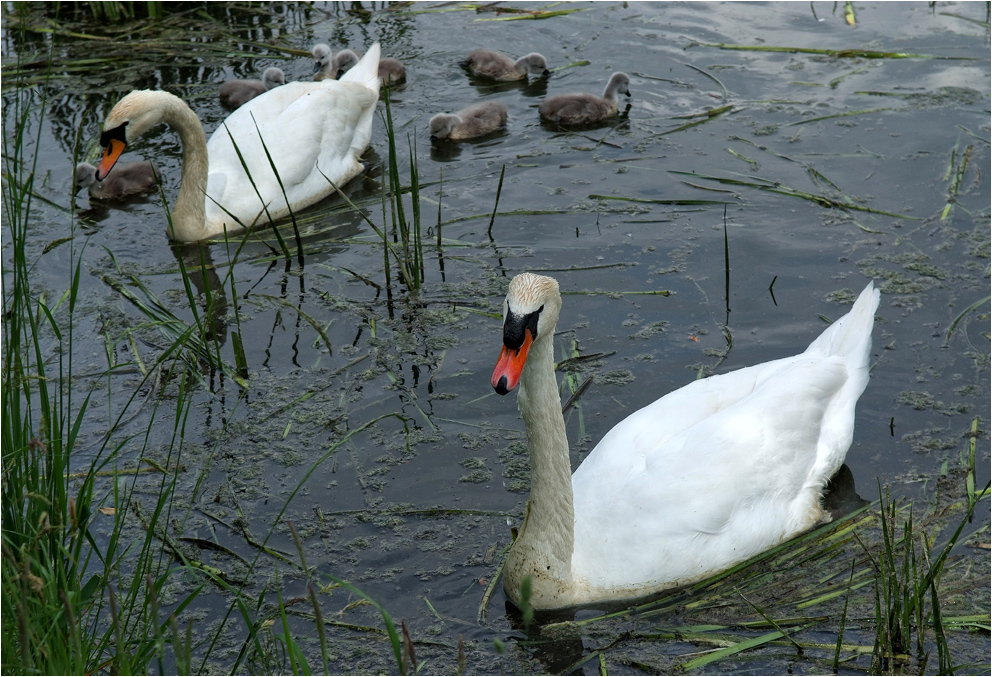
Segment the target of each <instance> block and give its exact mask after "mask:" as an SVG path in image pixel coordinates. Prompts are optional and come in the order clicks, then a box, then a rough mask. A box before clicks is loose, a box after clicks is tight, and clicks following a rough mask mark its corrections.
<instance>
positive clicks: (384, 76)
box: [334, 49, 406, 85]
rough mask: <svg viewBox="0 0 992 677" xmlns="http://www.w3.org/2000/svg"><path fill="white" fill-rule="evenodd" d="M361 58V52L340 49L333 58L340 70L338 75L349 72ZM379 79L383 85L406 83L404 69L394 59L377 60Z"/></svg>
mask: <svg viewBox="0 0 992 677" xmlns="http://www.w3.org/2000/svg"><path fill="white" fill-rule="evenodd" d="M361 57H362V54H361V52H356V51H355V50H353V49H342V50H341V51H340V52H338V53H337V55H336V56H335V57H334V63H335V64H336V65H337V67H338V68H339V69H340V72H339V73H338V74H339V75H340V74H341V73H345V72H347V71H348V70H350V69H351V67H352V66H354V65H355V64H356V63H358V60H359V59H360V58H361ZM379 79H380V80H382V84H384V85H402V84H403V83H404V82H406V68H405V67H404V66H403V64H402V63H400V62H399V61H398V60H396V59H379Z"/></svg>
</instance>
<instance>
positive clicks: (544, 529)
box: [504, 331, 575, 606]
mask: <svg viewBox="0 0 992 677" xmlns="http://www.w3.org/2000/svg"><path fill="white" fill-rule="evenodd" d="M553 333H554V332H553V331H552V332H551V333H550V334H549V335H548V336H546V337H544V338H543V339H541V340H538V341H536V342H535V343H534V345H533V347H532V348H531V351H530V354H529V355H528V357H527V363H526V366H525V367H524V370H523V373H522V374H521V377H520V394H519V403H520V413H521V414H522V415H523V418H524V425H525V427H526V429H527V446H528V447H529V448H530V464H531V470H530V477H531V479H530V501H529V503H528V506H527V514H526V516H525V519H524V524H523V526H522V527H521V528H520V532H519V534H518V535H517V539H516V541H514V543H513V548H511V550H510V554H509V557H508V559H507V564H506V567H505V569H504V587H505V588H506V589H507V591H508V594H509V595H510V597H511V599H516V598H517V594H518V593H517V591H518V590H519V586H520V582H521V581H522V580H523V578H524V577H526V576H530V577H531V581H532V586H533V595H534V600H535V602H536V601H537V600H538V599H540V598H541V597H548V598H550V599H553V600H555V601H559V600H561V599H562V598H563V597H565V596H567V594H568V592H569V590H570V589H571V582H572V552H573V550H574V548H575V509H574V506H573V502H572V469H571V465H570V463H569V458H568V438H567V437H566V435H565V419H564V417H563V416H562V413H561V398H560V396H559V395H558V383H557V381H556V379H555V372H554V342H553V341H552V340H551V337H552V335H553ZM535 606H536V605H535Z"/></svg>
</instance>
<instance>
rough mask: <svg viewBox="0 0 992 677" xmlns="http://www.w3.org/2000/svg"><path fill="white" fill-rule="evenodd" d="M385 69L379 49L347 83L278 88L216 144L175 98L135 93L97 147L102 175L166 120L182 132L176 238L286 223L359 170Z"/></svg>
mask: <svg viewBox="0 0 992 677" xmlns="http://www.w3.org/2000/svg"><path fill="white" fill-rule="evenodd" d="M378 64H379V45H378V43H376V44H375V45H373V46H372V48H371V49H369V51H368V54H366V55H365V58H364V59H362V60H361V62H359V64H358V65H357V66H355V68H353V69H351V70H350V71H349V72H348V73H346V74H345V76H344V77H343V78H342V79H341V80H324V81H323V82H290V83H287V84H285V85H283V86H281V87H276V88H275V89H271V90H269V91H267V92H265V93H264V94H262V95H261V96H258V97H256V98H254V99H252V100H251V101H249V102H248V103H246V104H245V105H244V106H242V107H241V108H239V109H238V110H236V111H235V112H233V113H231V115H229V116H228V117H227V119H226V120H224V122H223V123H222V124H221V126H220V127H219V128H218V129H217V130H216V131H215V132H214V133H213V135H212V136H211V137H210V142H209V143H207V141H206V137H205V135H204V133H203V127H202V126H201V125H200V120H199V118H197V117H196V113H194V112H193V111H192V110H191V109H190V107H189V106H187V105H186V103H185V102H183V101H182V100H181V99H179V98H178V97H176V96H173V95H172V94H169V93H167V92H160V91H152V90H142V91H134V92H131V93H130V94H128V95H127V96H125V97H124V98H123V99H121V100H120V102H118V104H117V105H116V106H114V108H113V110H111V111H110V115H108V116H107V120H106V122H105V123H104V132H103V135H102V136H101V137H100V143H101V145H103V146H104V148H105V151H104V156H103V160H102V161H101V162H100V165H99V166H98V167H97V177H96V178H97V179H98V180H102V179H103V178H104V177H105V176H107V174H108V173H109V172H110V170H111V169H112V168H113V166H114V163H115V162H117V159H118V158H119V157H120V155H121V153H122V152H123V151H124V149H125V147H126V146H127V144H129V143H131V142H133V141H134V140H135V139H137V138H138V137H140V136H141V135H142V134H144V133H145V132H147V131H148V130H149V129H150V128H152V127H154V126H155V125H157V124H158V123H160V122H165V123H167V124H170V125H172V126H173V127H175V128H176V130H177V131H178V132H179V138H180V140H181V142H182V146H183V174H182V183H181V184H180V187H179V195H178V197H177V198H176V204H175V206H174V207H173V209H172V226H171V228H170V229H169V236H170V237H172V238H173V239H174V240H180V241H184V242H190V241H194V240H202V239H204V238H208V237H213V236H216V235H221V234H223V233H224V231H225V229H226V230H227V231H228V232H231V231H237V230H240V229H241V228H242V227H251V226H253V225H255V224H257V223H266V222H267V221H268V218H269V217H271V218H272V219H278V218H280V217H283V216H286V215H287V214H289V211H290V209H292V210H293V211H296V210H299V209H302V208H304V207H307V206H309V205H311V204H313V203H315V202H317V201H319V200H321V199H323V198H325V197H327V196H328V195H330V194H331V193H332V192H334V187H333V186H332V185H331V184H332V183H333V184H334V185H336V186H343V185H344V184H345V183H346V182H348V180H350V179H352V178H353V177H355V176H357V175H358V174H359V173H360V172H361V171H362V168H363V167H362V163H361V162H360V161H359V158H360V157H361V155H362V153H363V152H364V151H365V149H366V148H367V147H368V145H369V140H370V139H371V137H372V118H373V115H374V113H375V105H376V101H378V98H379V76H378ZM256 125H257V127H256ZM232 138H233V141H232ZM263 141H264V144H265V147H264V148H263V145H262V142H263ZM235 144H237V149H236V148H235ZM265 149H268V153H269V154H270V155H271V156H272V162H273V163H274V164H275V167H276V169H277V170H278V174H279V176H278V179H277V177H276V175H275V173H274V172H273V170H272V166H271V165H270V162H269V159H268V157H267V156H266V152H265ZM238 151H240V152H241V155H242V157H243V158H244V161H245V163H246V164H247V167H248V170H249V173H250V174H251V179H250V180H249V177H248V175H247V174H246V173H245V169H244V166H243V165H242V163H241V159H240V158H239V157H238ZM280 180H281V182H282V186H280ZM252 182H254V185H253V183H252ZM256 188H257V192H256ZM283 188H285V196H284V195H283ZM287 197H288V204H287V200H286V198H287ZM266 210H267V214H266Z"/></svg>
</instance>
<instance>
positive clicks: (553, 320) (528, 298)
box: [492, 273, 561, 395]
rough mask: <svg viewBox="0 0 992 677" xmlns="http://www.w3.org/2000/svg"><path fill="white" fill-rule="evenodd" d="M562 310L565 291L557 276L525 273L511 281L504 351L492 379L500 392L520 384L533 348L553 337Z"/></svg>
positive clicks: (494, 387) (504, 306)
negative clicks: (562, 289)
mask: <svg viewBox="0 0 992 677" xmlns="http://www.w3.org/2000/svg"><path fill="white" fill-rule="evenodd" d="M560 311H561V294H560V293H559V292H558V281H557V280H555V279H554V278H552V277H544V276H543V275H534V274H533V273H521V274H520V275H517V276H516V277H514V278H513V279H512V280H510V289H509V290H508V291H507V293H506V301H504V302H503V350H502V351H501V352H500V354H499V360H498V361H497V362H496V369H494V370H493V378H492V386H493V389H495V390H496V392H497V393H499V394H500V395H506V394H507V393H508V392H510V391H511V390H513V389H514V388H516V387H517V384H518V383H520V375H521V374H522V373H523V371H524V365H526V363H527V355H528V354H529V353H530V350H531V347H533V345H534V344H535V343H537V342H544V341H550V340H551V337H552V336H553V335H554V332H555V325H556V324H558V313H559V312H560Z"/></svg>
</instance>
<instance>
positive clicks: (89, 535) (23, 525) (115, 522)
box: [0, 89, 197, 674]
mask: <svg viewBox="0 0 992 677" xmlns="http://www.w3.org/2000/svg"><path fill="white" fill-rule="evenodd" d="M34 96H35V95H34V93H33V92H32V91H31V90H27V89H23V90H18V92H17V94H16V95H15V96H14V97H13V100H12V104H11V109H10V112H11V114H9V115H5V116H4V120H3V138H4V141H3V144H4V177H5V181H4V186H3V206H4V212H5V225H6V229H7V232H6V233H5V240H6V242H7V243H8V250H7V252H5V256H4V259H3V266H4V270H3V277H4V285H3V310H4V313H3V336H4V344H3V360H4V370H3V390H2V393H0V400H2V407H0V408H2V419H3V421H2V444H3V487H2V492H3V508H2V510H3V531H2V570H3V580H2V590H3V600H2V609H3V621H2V668H3V670H4V671H5V672H8V673H21V674H88V673H93V672H98V671H110V672H117V673H130V672H144V671H147V668H148V667H149V665H150V664H151V663H152V662H153V661H154V662H157V663H158V664H159V666H160V668H161V667H162V666H163V661H164V649H165V645H166V643H167V640H166V639H165V637H166V635H165V632H166V631H167V630H168V626H167V625H166V622H167V619H163V618H161V617H160V616H159V613H158V601H157V599H158V595H159V592H160V591H161V588H162V585H163V584H164V583H165V581H166V579H167V578H168V577H169V576H170V575H171V573H173V572H172V571H170V565H171V563H172V560H173V557H174V554H173V553H172V552H170V551H168V550H166V549H165V548H163V547H161V545H160V544H159V543H158V541H157V538H158V537H159V535H160V533H161V532H162V531H163V530H164V529H163V526H162V525H164V524H165V523H166V522H167V520H168V519H169V517H170V514H171V511H172V505H173V504H172V490H173V488H174V486H175V483H176V479H177V475H178V468H179V465H180V462H181V459H180V456H181V453H182V448H183V438H184V426H185V421H186V414H187V413H188V404H189V395H190V390H189V388H188V387H187V386H188V384H189V378H188V374H187V371H186V370H185V369H182V368H180V369H178V370H173V371H172V372H171V373H172V374H173V377H172V383H171V388H172V393H173V394H174V399H173V401H174V402H175V405H174V411H171V412H169V411H165V412H164V413H163V412H161V411H160V405H159V404H158V403H155V404H153V405H152V413H151V415H150V417H149V421H148V423H147V428H146V429H145V430H144V431H143V432H139V433H138V434H136V435H124V434H118V433H116V430H117V428H118V425H120V424H121V423H122V422H123V421H124V420H125V414H128V413H130V412H129V408H130V407H131V406H132V405H133V404H135V401H136V395H137V393H138V391H139V389H140V388H142V387H144V386H146V385H147V380H148V379H149V378H152V377H153V373H154V374H159V375H160V373H161V371H162V370H163V368H165V367H166V366H167V365H166V360H169V359H170V356H173V357H172V359H173V361H174V363H173V365H172V366H181V364H182V363H181V362H180V361H178V360H175V357H174V356H175V355H176V354H177V352H178V351H177V350H175V348H176V344H174V345H173V349H170V350H167V351H165V353H164V355H163V356H162V357H161V358H160V359H159V361H158V362H157V363H156V364H155V365H154V369H153V371H148V370H144V369H143V370H142V371H143V372H145V378H144V380H142V382H141V383H140V384H139V386H138V388H136V389H135V390H134V392H133V393H132V394H131V395H130V397H127V398H125V403H124V404H123V406H122V408H121V410H120V411H119V412H117V415H116V418H115V417H114V416H113V415H111V420H110V421H108V427H109V432H108V433H107V434H106V435H105V436H104V437H103V439H102V440H101V441H98V442H97V443H96V444H94V443H93V442H89V443H85V444H84V443H81V442H80V432H81V430H82V429H83V423H84V420H85V419H86V418H87V415H88V412H89V405H90V401H91V398H92V396H93V395H94V393H95V390H92V389H91V390H89V391H88V392H87V391H82V392H81V391H79V390H77V388H78V385H77V383H76V382H74V375H75V374H74V370H73V355H74V350H73V342H74V331H75V325H74V317H75V312H76V309H77V308H76V306H77V302H78V300H79V294H80V292H79V289H80V275H81V271H82V251H81V250H76V249H75V244H74V242H75V241H74V240H70V243H69V245H68V246H69V247H72V248H73V249H72V251H71V255H70V261H71V265H70V268H69V271H68V276H67V280H66V289H65V291H64V292H62V293H61V294H60V295H59V296H58V298H57V299H55V300H54V303H53V302H52V300H51V299H49V298H48V293H47V292H44V291H41V292H39V291H36V290H35V289H34V288H33V287H32V280H31V270H32V267H33V262H32V261H31V260H30V258H29V257H30V255H31V254H30V253H29V248H28V244H29V243H30V242H31V241H32V239H33V238H34V239H37V237H38V236H37V235H36V233H35V232H34V229H33V224H32V201H33V196H34V189H35V177H36V175H37V174H36V164H37V154H35V155H33V156H32V155H30V154H29V153H28V152H27V151H26V149H27V148H29V147H30V146H32V145H33V147H34V148H36V149H37V148H38V147H39V139H40V130H41V128H42V125H43V117H44V109H45V104H46V102H45V100H44V99H41V100H40V101H36V100H35V99H34ZM35 117H37V118H38V119H37V120H34V121H32V119H33V118H35ZM32 129H34V130H35V134H36V136H35V138H34V139H33V140H31V139H29V138H28V134H29V133H30V130H32ZM70 216H71V215H70ZM8 255H9V256H8ZM43 255H44V254H42V256H43ZM121 366H131V367H133V366H135V365H109V368H108V370H107V373H106V374H105V375H104V378H105V380H106V383H107V393H106V396H107V398H108V401H109V402H113V401H114V393H113V390H112V383H113V382H114V376H113V374H114V370H115V369H117V368H119V367H121ZM95 387H96V386H94V388H95ZM109 406H112V405H108V411H109ZM170 414H171V416H170ZM160 419H166V420H168V423H163V421H161V420H160ZM170 419H171V420H170ZM162 425H171V427H172V434H171V444H169V445H168V450H167V451H166V457H165V458H164V459H162V462H161V463H160V464H158V466H157V467H158V469H159V472H160V473H161V474H160V477H161V479H160V481H159V482H158V486H157V487H156V488H157V499H156V500H155V501H154V502H153V503H152V504H150V505H146V506H144V507H143V508H142V509H140V510H139V507H138V506H139V504H138V503H137V502H136V501H135V500H134V491H135V487H136V486H137V483H138V479H139V476H140V474H139V470H140V468H137V467H132V468H130V469H129V470H124V469H123V468H121V467H120V463H121V461H122V457H121V455H120V453H121V452H122V451H123V450H125V449H127V451H128V457H129V458H142V457H144V456H151V455H152V454H150V453H147V454H146V453H144V452H145V451H146V449H147V448H148V446H149V444H150V441H151V439H152V431H153V430H155V429H156V428H158V427H160V426H162ZM159 457H160V458H161V454H159ZM170 468H171V469H172V470H171V471H170V470H169V469H170ZM101 472H104V473H109V474H110V475H111V481H110V482H109V483H108V484H109V488H108V487H106V486H102V487H101V486H98V481H97V478H98V473H101ZM97 508H99V509H100V510H97ZM97 519H101V520H103V521H104V523H106V522H108V521H110V520H112V526H111V528H110V529H109V533H100V532H99V531H98V530H97V529H95V522H96V520H97ZM136 520H137V521H139V522H141V528H142V530H143V532H144V535H143V537H142V536H139V537H138V538H134V537H133V536H130V535H129V536H128V537H126V538H125V529H131V530H133V529H135V527H136V524H135V522H136ZM128 533H129V534H130V533H131V532H130V531H129V532H128ZM196 595H197V591H194V592H192V593H190V594H189V595H188V596H187V597H186V599H184V600H183V601H182V602H180V604H179V605H178V607H177V609H178V610H182V608H184V607H185V606H186V605H187V604H189V602H191V601H192V600H193V599H195V597H196Z"/></svg>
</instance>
